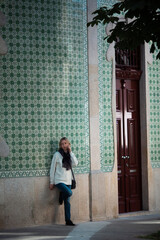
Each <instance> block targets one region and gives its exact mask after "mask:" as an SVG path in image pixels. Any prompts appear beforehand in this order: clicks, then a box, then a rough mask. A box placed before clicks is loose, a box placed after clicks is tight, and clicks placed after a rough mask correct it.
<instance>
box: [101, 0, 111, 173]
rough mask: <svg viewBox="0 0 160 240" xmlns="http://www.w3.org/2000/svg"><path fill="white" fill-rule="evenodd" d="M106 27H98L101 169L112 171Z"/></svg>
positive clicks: (104, 2)
mask: <svg viewBox="0 0 160 240" xmlns="http://www.w3.org/2000/svg"><path fill="white" fill-rule="evenodd" d="M114 3H115V0H98V1H97V7H98V8H99V7H101V6H110V7H111V6H112V5H113V4H114ZM105 36H106V33H105V27H104V26H102V25H100V26H99V27H98V67H99V79H98V80H99V107H100V152H101V170H102V171H104V172H111V171H112V169H113V165H114V142H113V121H112V102H111V97H112V95H111V92H112V63H111V62H108V61H107V60H106V52H107V49H108V47H109V45H108V43H107V42H106V41H104V37H105Z"/></svg>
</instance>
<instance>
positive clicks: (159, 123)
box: [148, 54, 160, 168]
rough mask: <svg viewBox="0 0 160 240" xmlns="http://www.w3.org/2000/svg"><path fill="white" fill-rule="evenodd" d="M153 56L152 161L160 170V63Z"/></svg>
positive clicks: (151, 83)
mask: <svg viewBox="0 0 160 240" xmlns="http://www.w3.org/2000/svg"><path fill="white" fill-rule="evenodd" d="M155 56H156V54H155V55H153V63H152V64H151V65H149V64H148V80H149V95H150V134H149V136H150V139H149V145H150V160H151V165H152V167H153V168H160V106H159V103H160V61H159V60H156V57H155Z"/></svg>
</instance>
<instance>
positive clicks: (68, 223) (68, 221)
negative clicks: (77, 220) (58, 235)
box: [66, 220, 75, 226]
mask: <svg viewBox="0 0 160 240" xmlns="http://www.w3.org/2000/svg"><path fill="white" fill-rule="evenodd" d="M66 225H68V226H75V224H74V223H73V222H72V221H71V220H67V221H66Z"/></svg>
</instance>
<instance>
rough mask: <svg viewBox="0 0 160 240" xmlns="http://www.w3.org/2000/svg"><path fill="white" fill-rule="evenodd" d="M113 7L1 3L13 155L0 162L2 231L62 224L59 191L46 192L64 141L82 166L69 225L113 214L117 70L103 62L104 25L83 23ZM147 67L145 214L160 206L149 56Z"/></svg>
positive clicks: (2, 106) (3, 96) (155, 86)
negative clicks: (101, 9) (102, 9)
mask: <svg viewBox="0 0 160 240" xmlns="http://www.w3.org/2000/svg"><path fill="white" fill-rule="evenodd" d="M114 3H115V0H5V1H3V2H2V4H1V9H0V10H1V11H2V12H3V13H4V14H5V16H6V18H7V23H6V25H5V26H4V27H2V28H1V35H2V37H3V39H5V41H6V43H7V45H8V53H7V54H6V55H4V56H0V68H1V71H0V114H1V117H0V135H1V136H2V137H3V138H4V139H5V140H6V142H7V143H8V145H9V149H10V154H9V156H8V157H2V158H0V212H1V214H0V228H9V227H15V226H27V225H34V224H46V223H53V222H54V223H63V221H64V212H63V206H60V205H59V204H58V190H57V189H56V188H55V189H54V190H53V191H50V190H49V188H48V184H49V177H48V175H49V169H50V163H51V159H52V156H53V153H54V152H55V151H56V150H57V149H58V141H59V139H60V138H61V137H63V136H66V137H68V138H69V140H70V141H71V144H72V149H73V152H74V153H75V155H76V156H77V158H78V160H79V165H78V166H77V167H76V168H75V169H74V171H75V173H76V180H77V188H76V189H75V190H74V192H73V193H74V194H73V198H72V199H71V205H72V217H73V220H76V221H77V222H80V221H89V220H93V221H96V220H106V219H108V218H113V217H118V181H117V156H116V155H117V153H116V150H115V149H116V147H117V146H116V143H117V139H116V121H115V113H116V100H115V96H114V94H115V92H114V88H115V82H116V80H115V76H114V74H113V72H114V71H113V70H114V67H115V66H114V65H113V64H114V61H111V62H109V61H108V60H107V58H106V53H107V54H108V52H110V51H109V50H111V53H112V55H113V56H114V48H113V46H112V45H110V46H109V45H108V44H107V42H106V41H104V37H105V36H106V33H105V27H104V26H98V28H96V27H94V28H88V29H87V25H86V24H87V19H91V17H92V16H93V15H92V14H91V13H92V12H93V11H94V10H95V9H96V8H97V7H98V8H99V7H101V6H104V5H109V6H112V5H113V4H114ZM0 17H1V16H0ZM0 20H1V19H0ZM108 49H109V50H108ZM144 49H145V46H144ZM107 50H108V51H107ZM112 50H113V51H112ZM145 51H146V50H145ZM147 54H148V52H147V51H146V52H145V53H144V64H143V65H144V66H146V65H147V63H146V62H147ZM107 56H108V55H107ZM113 56H112V57H113ZM147 66H148V67H147V70H148V73H147V70H146V67H144V69H145V70H144V71H143V73H144V74H143V77H142V78H141V80H140V84H142V85H143V86H144V89H143V88H142V89H143V91H141V93H142V94H141V96H142V95H143V96H142V98H141V99H142V100H141V102H140V108H141V109H140V111H142V112H141V116H143V118H142V119H143V120H144V125H143V122H142V120H140V121H141V124H142V125H143V126H142V127H141V130H142V131H143V130H144V133H145V134H144V142H143V141H141V150H142V198H143V199H142V200H143V203H142V204H143V206H142V210H149V211H152V210H153V211H155V210H157V209H160V200H159V199H160V194H159V180H160V177H159V176H160V174H159V173H160V172H159V170H160V150H159V148H160V137H159V132H160V115H159V114H160V109H159V101H160V100H159V88H160V81H159V75H160V74H159V71H160V70H159V67H160V61H157V60H156V59H155V57H154V56H153V63H152V64H150V65H149V64H148V65H147ZM146 83H147V84H146ZM148 83H149V84H148ZM148 88H149V89H148ZM148 90H149V93H148ZM146 100H147V101H146ZM149 101H150V105H149V104H146V105H145V103H148V102H149ZM142 102H143V103H144V104H142ZM146 113H148V114H146ZM142 131H141V133H142ZM142 135H143V134H142ZM146 136H147V137H146ZM142 140H143V139H142ZM0 141H1V138H0ZM148 142H149V144H148ZM144 143H145V144H144ZM0 144H1V142H0ZM0 146H1V145H0ZM146 146H147V147H146ZM148 152H149V154H148ZM150 163H151V164H150ZM15 193H16V194H15ZM10 199H12V201H10ZM99 200H100V201H99ZM16 205H18V211H17V208H14V206H16ZM22 211H23V213H24V214H23V215H22V214H21V212H22Z"/></svg>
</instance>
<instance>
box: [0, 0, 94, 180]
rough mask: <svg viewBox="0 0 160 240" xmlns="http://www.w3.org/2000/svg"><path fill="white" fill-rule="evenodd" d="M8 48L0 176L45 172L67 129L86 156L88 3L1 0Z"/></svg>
mask: <svg viewBox="0 0 160 240" xmlns="http://www.w3.org/2000/svg"><path fill="white" fill-rule="evenodd" d="M1 10H2V12H5V15H6V17H7V24H6V26H5V27H4V28H3V29H2V34H3V37H4V39H5V40H6V42H7V44H8V48H9V51H8V54H7V55H6V56H4V57H2V58H0V65H1V68H2V71H1V72H0V79H1V80H0V89H1V100H0V109H1V119H0V132H1V135H2V136H3V137H4V138H5V139H6V141H7V143H8V144H9V147H10V155H9V157H8V158H1V159H0V177H31V176H45V175H48V171H49V168H50V162H51V159H52V155H53V153H54V152H55V151H56V149H57V147H58V140H59V139H60V138H61V137H62V136H67V137H68V138H69V139H70V141H71V143H72V149H73V151H74V153H75V154H76V156H77V158H78V159H79V165H78V166H77V168H76V169H75V172H76V173H87V172H89V169H90V161H89V120H88V69H87V66H88V64H87V28H86V23H87V14H86V12H87V7H86V1H85V0H75V1H71V0H68V1H65V0H56V1H53V0H44V1H40V2H39V1H38V0H27V1H25V0H6V1H5V2H3V5H2V7H1Z"/></svg>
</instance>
